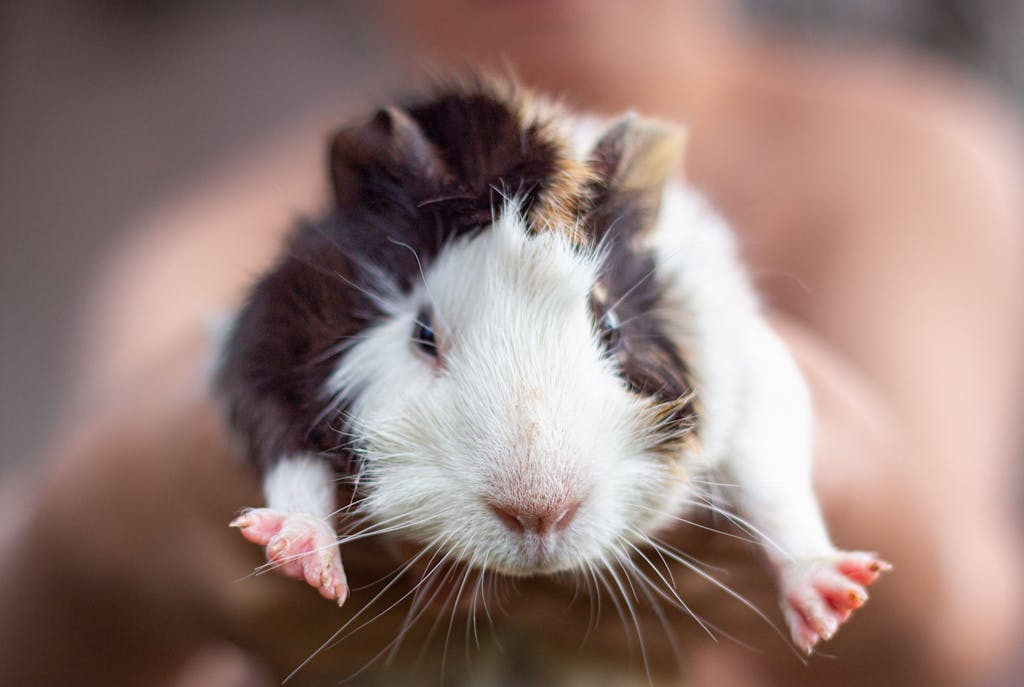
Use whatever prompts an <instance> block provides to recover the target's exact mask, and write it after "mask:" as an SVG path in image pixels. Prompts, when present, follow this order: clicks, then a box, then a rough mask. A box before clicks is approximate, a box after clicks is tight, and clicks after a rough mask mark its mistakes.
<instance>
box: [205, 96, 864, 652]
mask: <svg viewBox="0 0 1024 687" xmlns="http://www.w3.org/2000/svg"><path fill="white" fill-rule="evenodd" d="M681 140H682V137H681V134H680V133H679V132H678V131H677V130H675V129H673V128H672V127H667V126H664V125H661V124H657V123H653V122H650V121H647V120H643V119H640V118H638V117H635V116H632V115H627V116H625V117H622V118H620V119H619V120H617V121H615V122H612V123H601V122H598V121H597V120H593V119H587V118H576V117H573V116H570V115H568V114H567V113H564V112H562V111H560V110H559V109H558V108H556V107H554V106H553V105H551V104H550V103H547V102H544V101H542V100H539V99H536V98H533V97H531V96H529V95H528V94H525V93H523V92H522V91H520V90H518V89H517V88H515V87H513V86H510V85H507V84H503V83H497V82H489V81H486V80H482V79H480V80H473V81H470V82H467V83H463V84H459V85H455V86H451V87H448V88H444V89H440V90H439V91H438V92H435V93H433V94H431V95H429V96H427V97H425V98H423V99H420V100H417V101H413V102H410V103H407V104H405V105H404V106H400V107H391V108H387V109H383V110H380V111H379V112H378V113H377V114H375V115H374V116H373V117H371V118H369V119H368V120H367V121H365V122H363V123H360V124H358V125H355V126H352V127H349V128H346V129H343V130H341V131H340V132H338V133H337V134H336V135H335V137H334V138H333V141H332V144H331V147H330V169H331V177H332V183H333V190H334V193H333V200H334V202H333V205H332V208H331V209H330V211H329V212H328V213H326V215H325V216H324V217H322V218H319V219H317V220H313V221H305V222H302V223H301V224H300V226H298V227H297V228H296V230H295V231H294V233H293V234H292V236H291V238H290V240H289V242H288V244H287V249H286V250H285V252H284V254H283V255H282V257H281V258H280V260H279V261H278V263H277V264H276V265H275V266H274V267H273V269H271V270H270V272H269V273H268V274H267V275H266V276H265V277H264V278H263V279H262V280H261V281H260V282H259V283H258V284H257V285H256V286H255V288H254V290H253V292H252V294H251V296H250V298H249V300H248V302H247V304H246V305H245V306H244V308H243V309H242V311H241V312H240V314H239V316H238V318H237V320H236V323H235V326H234V330H233V332H232V334H231V336H230V337H229V340H228V342H227V344H226V347H225V350H224V356H223V360H224V362H223V366H222V369H221V372H220V375H219V387H220V390H221V392H222V394H223V396H224V397H225V398H226V400H227V403H228V407H229V412H230V418H231V421H232V423H233V425H234V426H235V428H236V429H237V430H238V431H239V433H240V434H241V436H242V437H243V438H244V439H245V440H246V442H247V444H246V446H247V451H248V454H249V456H250V457H251V459H252V460H253V462H254V463H255V464H256V465H257V466H259V467H260V468H261V469H263V470H264V472H265V474H266V481H265V493H266V495H267V498H268V505H269V506H270V509H269V510H267V512H266V513H263V514H262V515H260V516H259V517H257V515H256V514H253V515H252V516H251V517H249V516H243V517H242V518H240V519H239V521H237V522H236V524H237V525H238V526H239V527H242V529H243V533H245V534H246V536H247V537H249V538H250V539H252V540H253V541H258V542H260V543H267V542H268V541H274V540H272V539H269V537H270V536H272V533H273V532H276V531H278V530H276V529H273V528H275V527H276V528H280V527H282V526H284V525H282V524H281V523H282V522H285V524H287V523H286V521H287V518H288V514H289V513H291V514H297V517H298V516H301V518H307V516H308V517H312V518H313V522H314V523H320V525H315V527H314V528H319V529H318V530H317V534H316V536H317V537H319V538H320V539H318V540H317V541H319V540H322V538H323V536H324V535H323V531H324V529H325V528H329V526H330V522H331V516H332V511H333V507H334V505H335V502H332V501H331V499H330V497H329V496H326V497H325V494H327V493H329V492H330V491H331V484H330V482H329V477H330V475H332V474H333V475H339V476H341V477H342V478H346V479H344V480H342V481H344V483H345V484H348V485H351V484H354V485H355V488H356V489H357V491H358V496H359V497H360V499H361V500H360V502H359V507H358V513H359V514H361V515H362V516H364V517H365V518H367V519H368V520H369V521H370V522H372V523H377V524H378V525H379V527H380V531H384V530H389V531H390V530H398V531H400V534H401V536H402V537H403V538H405V539H409V540H412V541H414V542H417V543H418V544H420V545H422V546H426V547H431V548H433V549H435V550H439V551H443V552H444V555H445V556H446V557H448V558H449V559H459V560H461V561H462V562H464V563H466V564H468V565H470V566H473V567H477V568H481V569H485V570H488V571H495V572H498V573H504V574H510V575H525V574H535V573H545V572H553V571H558V570H581V569H592V568H593V566H608V565H610V562H611V561H615V560H619V559H622V558H623V557H626V556H628V555H630V553H631V550H632V549H633V547H634V545H636V544H639V545H643V544H645V543H647V544H650V543H651V540H650V536H651V535H652V534H653V533H654V532H655V530H657V529H658V528H663V527H668V526H672V525H673V519H674V518H677V517H678V515H679V514H680V512H681V511H683V510H684V509H685V508H686V507H687V506H688V505H701V502H700V499H699V496H697V495H696V493H697V492H699V491H700V489H699V488H695V486H694V485H695V484H697V482H695V481H694V479H695V476H696V475H698V474H700V473H702V472H705V471H708V470H711V469H713V468H714V469H720V470H721V471H722V472H724V473H726V474H727V475H728V476H729V477H730V478H731V480H732V481H735V482H736V483H737V485H738V489H737V490H736V491H735V494H736V500H737V505H738V506H740V507H741V508H743V510H744V513H745V515H746V517H747V518H748V519H747V520H746V521H745V522H746V525H747V526H748V528H749V530H750V531H752V532H754V533H756V534H757V535H758V536H759V537H760V538H761V540H762V541H763V542H764V544H765V546H766V550H767V552H768V557H769V559H770V560H771V561H772V562H773V564H774V566H775V568H776V570H777V571H778V575H779V580H780V584H781V585H782V587H783V591H784V594H785V595H786V596H785V598H786V599H787V600H786V601H785V602H784V604H783V606H784V610H786V612H787V620H789V622H790V626H791V629H792V632H793V637H794V640H795V641H796V642H797V643H798V644H799V645H800V646H801V647H802V648H805V649H809V648H810V647H811V646H813V644H814V642H816V641H817V639H818V638H819V637H827V636H830V634H831V632H832V631H834V626H836V625H837V624H838V622H841V620H837V618H840V617H841V618H845V617H846V615H848V611H849V609H832V610H828V607H827V606H826V605H824V602H823V601H822V599H823V598H824V597H823V596H822V595H823V594H825V592H823V591H821V590H820V589H819V587H816V586H814V585H815V584H818V582H814V583H813V584H812V582H811V580H812V578H813V579H815V580H816V579H818V578H817V577H814V575H818V574H819V573H821V574H825V573H827V574H826V575H825V577H824V578H822V579H827V580H830V582H829V583H830V584H833V583H834V584H835V585H839V588H841V589H843V590H844V593H845V590H846V587H842V585H843V584H847V582H848V581H847V582H844V580H846V578H845V577H842V576H841V575H839V573H838V572H835V570H834V569H835V568H836V565H837V564H836V562H835V560H838V559H836V557H837V556H848V554H841V553H838V552H836V551H835V550H834V549H833V547H832V545H831V543H830V542H829V539H828V536H827V534H826V532H825V528H824V524H823V523H822V520H821V516H820V514H819V512H818V507H817V504H816V502H815V499H814V495H813V493H812V490H811V483H810V462H811V409H810V400H809V397H808V394H807V391H806V388H805V386H804V383H803V380H802V378H801V376H800V374H799V371H798V370H797V368H796V365H795V363H794V362H793V360H792V358H791V357H790V355H789V353H788V351H787V350H786V348H785V346H784V345H783V344H782V342H781V341H780V340H779V339H778V338H777V337H776V336H775V334H774V333H773V332H772V331H771V329H770V328H769V327H768V325H767V323H766V321H765V320H764V318H763V316H762V315H761V313H760V310H759V307H758V304H757V300H756V298H755V296H754V293H753V290H752V289H751V288H750V285H749V283H748V280H747V278H746V275H745V273H744V270H743V268H742V267H741V265H740V263H739V262H738V260H737V257H736V254H735V249H734V246H733V241H732V238H731V235H730V232H729V231H728V228H727V227H726V226H725V224H724V223H723V222H722V221H721V220H720V219H719V218H718V217H717V216H716V215H715V214H714V213H713V212H711V211H710V209H709V208H708V206H707V205H706V203H704V202H703V200H701V198H700V197H699V196H698V195H697V194H696V193H694V192H693V191H692V190H690V189H688V188H686V187H685V186H684V185H683V184H682V183H681V182H680V181H679V180H678V179H677V178H676V171H677V169H678V168H679V167H680V164H681V160H680V154H681ZM327 465H329V466H330V470H326V469H325V468H324V466H327ZM304 490H305V491H304ZM302 493H308V494H309V498H308V505H306V506H305V507H304V504H303V502H302V498H301V494H302ZM296 494H299V497H296ZM265 510H266V509H265ZM302 522H305V523H307V524H306V525H303V526H302V527H305V528H306V530H308V529H309V527H310V526H309V525H308V523H309V522H310V521H309V520H303V521H302ZM267 523H271V524H270V525H268V524H267ZM260 528H263V529H262V530H261V529H260ZM301 529H302V528H301V527H300V530H301ZM263 530H265V532H264V533H262V534H261V533H260V532H263ZM306 530H302V531H306ZM295 531H299V530H295ZM290 536H291V537H292V538H291V539H290V540H288V541H283V540H282V541H283V543H282V544H281V546H284V545H285V544H294V543H295V541H296V539H295V536H297V535H295V534H294V532H293V534H292V535H290ZM271 550H274V551H276V552H277V553H280V551H277V549H274V547H270V548H268V552H270V551H271ZM307 555H309V554H308V552H304V551H298V552H297V553H296V554H295V556H297V557H300V558H301V557H302V556H307ZM335 556H336V554H335ZM865 556H866V555H862V557H861V558H858V559H856V560H857V561H859V562H858V563H856V565H860V566H862V567H863V566H864V565H867V562H869V561H870V562H871V563H872V564H877V561H875V560H874V559H873V558H869V557H865ZM328 558H329V557H328ZM283 560H288V559H283ZM292 560H293V561H294V560H297V558H294V557H293V559H292ZM842 560H843V561H847V559H846V558H844V559H842ZM321 563H322V566H323V567H317V566H318V565H320V564H321ZM290 564H294V563H293V562H292V563H290ZM844 564H845V563H844ZM312 565H313V567H311V568H310V567H306V568H303V569H301V570H300V569H299V568H298V567H296V568H295V572H294V573H287V574H292V575H293V576H299V577H301V576H303V575H304V576H305V579H306V580H307V581H309V583H310V584H312V585H314V586H317V587H318V588H319V589H320V591H321V593H322V594H324V595H325V596H328V597H329V598H337V599H338V600H339V601H341V600H344V595H345V593H347V589H345V590H344V593H342V592H339V590H340V589H341V587H342V586H343V585H344V581H343V580H344V577H343V575H341V574H340V571H338V570H336V569H332V568H331V566H332V565H333V566H335V568H338V567H340V562H337V563H332V561H331V560H327V559H324V561H321V562H320V563H317V562H316V561H314V562H313V564H312ZM850 565H854V564H850ZM847 567H849V566H847ZM332 570H333V572H332ZM822 570H824V571H825V573H822V572H821V571H822ZM833 572H835V574H834V575H833V574H832V573H833ZM335 573H337V574H335ZM318 575H319V576H320V577H318ZM829 575H832V576H831V577H829ZM837 576H838V577H837ZM863 579H867V577H864V578H863ZM872 579H873V578H872ZM837 580H838V581H837ZM821 584H824V583H821ZM849 584H853V583H849ZM857 590H859V592H858V591H857ZM672 593H675V592H674V591H673V592H672ZM862 593H863V589H862V588H860V587H857V589H856V590H853V592H851V593H850V594H848V595H847V596H848V597H849V598H850V599H860V598H861V597H860V596H858V594H862ZM844 613H845V615H843V614H844ZM830 628H831V629H830Z"/></svg>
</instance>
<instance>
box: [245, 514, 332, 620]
mask: <svg viewBox="0 0 1024 687" xmlns="http://www.w3.org/2000/svg"><path fill="white" fill-rule="evenodd" d="M231 527H237V528H238V529H240V530H241V531H242V536H243V537H245V538H246V539H248V540H249V541H251V542H253V543H254V544H260V545H261V546H266V547H267V560H268V561H270V562H271V563H273V564H275V566H276V567H277V569H278V570H280V571H281V572H282V573H283V574H284V575H286V576H288V577H291V578H294V579H296V580H305V581H306V582H307V583H309V585H310V586H311V587H313V588H314V589H316V590H318V591H319V592H320V594H321V595H322V596H323V597H324V598H327V599H336V600H337V601H338V605H339V606H340V605H342V604H343V603H345V599H347V598H348V582H347V581H346V580H345V569H344V568H343V567H342V566H341V553H340V552H339V551H338V543H337V533H335V531H334V529H333V528H332V527H331V526H330V524H329V523H327V522H326V521H324V520H321V519H320V518H316V517H313V516H312V515H300V514H296V513H283V512H281V511H276V510H273V509H270V508H252V509H250V510H247V511H245V512H244V513H242V514H241V515H240V516H238V517H237V518H235V519H234V520H233V521H232V522H231Z"/></svg>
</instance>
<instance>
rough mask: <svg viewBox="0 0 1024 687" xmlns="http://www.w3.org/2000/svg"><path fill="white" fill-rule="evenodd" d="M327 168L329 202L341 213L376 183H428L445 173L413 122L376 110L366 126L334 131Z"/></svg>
mask: <svg viewBox="0 0 1024 687" xmlns="http://www.w3.org/2000/svg"><path fill="white" fill-rule="evenodd" d="M330 168H331V184H332V186H333V188H334V198H335V201H336V203H337V204H338V207H339V208H342V209H350V208H352V207H354V206H355V205H357V204H358V203H359V202H360V200H361V199H362V198H363V194H364V192H365V191H366V190H367V189H368V188H372V187H373V186H374V183H373V182H374V181H375V180H377V181H379V180H381V179H389V180H397V181H398V182H399V184H402V180H403V179H408V180H410V181H411V180H413V179H417V180H427V181H429V180H431V179H440V178H441V177H442V175H443V174H444V163H443V162H442V161H441V157H440V155H439V154H438V152H437V149H436V148H435V147H434V145H433V144H432V143H431V142H430V141H429V140H427V137H426V136H424V135H423V131H422V130H421V129H420V127H419V125H418V124H417V123H416V122H415V120H413V118H412V117H410V116H409V115H408V114H407V113H405V112H404V111H403V110H400V109H398V108H395V107H389V108H385V109H382V110H378V111H377V113H376V114H375V115H373V117H371V118H370V120H369V121H368V122H365V123H363V124H358V125H356V126H352V127H348V128H345V129H342V130H341V131H339V132H338V133H336V134H335V135H334V138H333V140H332V141H331V148H330ZM375 177H376V179H375ZM411 185H412V184H411V183H410V184H408V186H411Z"/></svg>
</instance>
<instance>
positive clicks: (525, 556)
mask: <svg viewBox="0 0 1024 687" xmlns="http://www.w3.org/2000/svg"><path fill="white" fill-rule="evenodd" d="M389 548H390V550H391V551H392V554H393V555H394V556H395V559H396V563H398V564H399V565H400V566H402V568H407V570H406V571H405V572H406V574H408V575H410V576H411V578H412V579H413V580H414V581H415V582H416V583H417V584H421V583H422V584H427V582H426V580H427V579H428V578H436V577H441V578H451V579H452V580H455V581H461V580H462V579H463V578H467V579H468V578H473V577H474V576H476V575H488V576H493V575H497V576H500V577H506V578H526V577H535V576H540V575H553V574H556V573H560V572H565V571H566V570H568V569H569V568H571V567H572V566H571V565H570V564H568V562H567V561H566V560H565V559H564V557H563V556H559V555H557V550H553V549H552V547H550V546H542V545H534V546H525V547H523V548H522V549H521V550H520V551H519V552H517V555H516V558H517V559H518V560H517V561H516V564H514V565H508V564H505V565H500V564H498V565H495V564H491V565H480V564H479V563H476V562H475V561H470V560H467V559H466V558H465V557H464V556H459V555H457V554H456V553H455V552H454V551H452V550H449V551H444V550H436V549H435V550H430V549H429V548H428V547H425V546H424V545H423V544H420V543H418V542H415V541H413V540H411V539H406V538H395V539H392V540H391V541H390V543H389ZM470 581H472V580H470Z"/></svg>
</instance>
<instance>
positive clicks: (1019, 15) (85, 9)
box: [0, 0, 1024, 685]
mask: <svg viewBox="0 0 1024 687" xmlns="http://www.w3.org/2000/svg"><path fill="white" fill-rule="evenodd" d="M739 7H740V8H741V10H742V11H743V12H745V13H746V14H747V15H748V17H749V19H750V20H751V21H752V22H753V23H754V24H755V25H757V26H759V27H760V28H762V29H764V30H765V31H768V32H771V33H776V34H780V35H788V36H792V37H796V38H798V39H800V40H811V41H821V42H824V43H828V44H830V45H843V44H844V43H849V44H851V45H853V44H856V45H861V46H863V45H865V44H868V45H871V44H885V45H886V46H889V47H892V46H896V47H897V48H898V49H906V50H914V51H922V52H923V53H926V54H928V55H930V56H931V57H932V58H934V59H937V60H939V61H944V62H947V63H948V64H949V65H950V66H951V67H953V68H954V69H957V70H965V71H967V72H970V73H972V74H974V75H975V76H976V77H977V78H978V79H979V80H981V81H983V82H985V83H987V84H989V85H990V86H991V87H992V88H993V89H994V90H995V91H997V92H999V93H1000V94H1001V97H1002V98H1003V99H1004V100H1005V101H1006V102H1007V103H1008V104H1009V105H1010V107H1011V108H1019V107H1021V106H1024V41H1022V40H1021V36H1024V3H1021V2H1019V1H1017V0H976V1H972V0H745V1H744V2H742V3H739ZM376 21H379V15H378V14H377V13H376V12H373V11H371V9H370V8H369V4H368V3H362V2H324V1H318V0H291V1H289V2H230V1H228V2H216V3H213V2H205V1H204V2H198V1H189V0H182V1H180V2H174V3H169V2H159V1H157V0H103V1H101V0H76V1H74V2H72V1H61V0H37V1H33V2H27V1H22V2H10V1H2V2H0V222H2V226H0V231H2V237H3V250H2V251H0V303H2V308H0V318H2V319H0V360H2V361H3V362H2V364H0V472H2V471H4V470H8V469H10V468H11V467H12V466H14V465H16V464H18V463H20V462H23V461H26V460H29V459H31V458H32V457H34V456H35V455H37V454H38V452H39V451H40V450H41V447H42V446H44V445H45V443H46V442H47V440H49V439H51V437H49V436H48V434H47V433H48V432H50V431H52V430H53V428H54V418H55V417H57V416H58V414H59V413H60V412H61V410H60V408H61V404H62V395H63V393H64V392H65V386H64V382H65V380H66V379H67V378H68V377H69V376H70V375H71V366H72V364H73V360H74V351H73V350H72V346H71V344H72V343H73V342H72V340H71V337H70V333H71V332H72V331H74V330H75V329H76V328H77V327H80V326H81V324H82V323H81V322H80V321H79V320H78V318H80V317H81V314H80V313H81V306H82V300H83V293H84V292H85V290H86V289H87V285H88V284H89V278H90V275H95V274H96V272H97V270H99V269H100V266H101V265H102V263H103V261H104V259H105V258H107V257H108V256H109V253H110V251H111V250H112V247H113V246H115V245H117V243H118V240H119V238H121V237H122V236H123V235H124V234H125V233H126V232H129V231H131V229H132V227H134V226H135V224H136V222H137V221H138V220H139V218H140V217H145V216H147V215H148V214H149V213H151V212H152V210H153V208H157V207H161V206H163V205H166V204H168V203H172V202H173V201H174V199H175V198H178V197H181V196H182V195H183V194H187V193H188V192H190V191H194V189H195V180H196V179H198V178H202V177H205V176H206V175H209V174H214V173H215V172H216V170H224V169H229V168H237V165H238V164H239V161H241V160H244V159H245V157H246V155H247V154H248V153H250V152H251V151H252V150H253V149H255V148H259V147H260V146H262V145H263V142H265V141H268V140H273V139H275V138H277V137H279V136H284V135H286V134H287V133H288V132H290V131H294V130H295V129H296V127H298V126H301V123H302V122H305V121H309V120H310V118H314V117H316V118H320V119H322V115H323V114H324V113H332V115H333V114H335V113H336V116H337V121H341V120H343V119H344V118H345V117H348V116H350V115H352V114H354V113H357V112H360V111H361V110H362V109H363V108H364V107H365V103H366V102H367V101H368V99H377V98H379V97H380V96H381V95H382V94H386V93H389V92H390V91H391V90H392V89H393V88H394V87H396V86H397V85H398V84H400V83H402V80H403V78H404V76H403V75H404V74H406V73H407V70H408V69H409V64H408V55H407V54H406V53H405V51H403V50H401V49H400V47H401V46H396V45H395V44H394V42H393V41H390V40H383V39H382V37H381V36H382V34H381V32H380V30H379V29H378V27H377V26H376V24H375V22H376ZM320 119H317V121H320ZM312 133H313V134H315V135H313V136H311V139H310V140H315V139H316V138H317V137H319V136H320V135H321V132H318V131H314V132H312ZM1004 683H1005V684H1006V685H1011V684H1024V671H1018V673H1016V674H1014V673H1007V675H1006V677H1005V681H1004Z"/></svg>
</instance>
